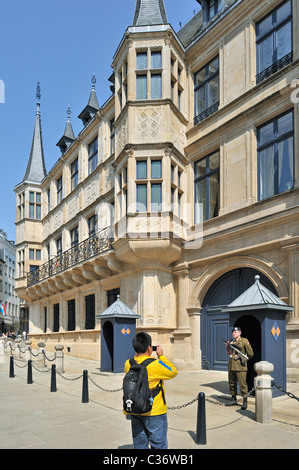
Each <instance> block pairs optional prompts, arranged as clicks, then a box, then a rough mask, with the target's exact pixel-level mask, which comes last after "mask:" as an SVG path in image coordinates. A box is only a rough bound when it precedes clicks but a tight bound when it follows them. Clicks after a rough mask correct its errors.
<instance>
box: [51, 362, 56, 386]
mask: <svg viewBox="0 0 299 470" xmlns="http://www.w3.org/2000/svg"><path fill="white" fill-rule="evenodd" d="M51 392H57V387H56V365H55V364H52V369H51Z"/></svg>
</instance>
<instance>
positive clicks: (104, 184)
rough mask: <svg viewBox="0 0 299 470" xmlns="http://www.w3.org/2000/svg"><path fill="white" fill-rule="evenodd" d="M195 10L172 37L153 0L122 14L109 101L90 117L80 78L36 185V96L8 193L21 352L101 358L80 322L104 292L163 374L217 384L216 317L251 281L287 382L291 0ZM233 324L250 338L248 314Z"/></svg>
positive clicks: (294, 191) (293, 245)
mask: <svg viewBox="0 0 299 470" xmlns="http://www.w3.org/2000/svg"><path fill="white" fill-rule="evenodd" d="M194 2H195V0H194ZM198 3H200V4H201V6H202V9H201V10H200V11H199V12H198V13H197V14H196V15H194V17H193V18H192V19H191V20H190V21H189V22H188V23H187V24H186V25H185V26H184V27H183V28H181V29H180V30H179V31H178V32H176V31H174V29H173V28H172V26H171V25H170V24H169V23H168V20H167V14H166V11H165V7H164V2H163V1H162V0H137V1H136V7H135V14H134V18H133V23H132V26H130V27H129V28H128V29H127V30H126V31H125V34H124V36H123V37H122V39H121V42H120V44H119V47H118V49H117V51H116V52H115V55H114V57H113V64H112V66H113V74H112V75H111V76H110V78H109V80H110V81H111V90H112V96H111V97H110V98H109V99H108V100H107V101H106V103H104V104H103V105H102V106H99V104H98V101H97V97H96V90H95V78H93V80H92V89H91V93H90V97H89V100H88V103H87V106H86V107H85V108H84V110H83V111H81V112H80V114H79V119H81V121H82V130H81V132H80V133H79V135H78V136H74V133H73V129H72V125H71V121H70V113H68V119H67V123H66V128H65V131H64V133H63V135H62V137H61V139H60V140H59V141H58V144H57V145H58V146H59V148H60V150H61V154H62V156H61V158H59V159H58V161H57V162H56V164H55V165H54V166H53V168H51V169H50V170H49V171H48V172H46V169H45V162H44V155H43V147H42V135H41V118H40V92H39V89H38V94H37V98H38V99H37V112H36V122H35V130H34V137H33V144H32V149H31V153H30V157H29V161H28V166H27V170H26V173H25V176H24V179H23V181H22V182H21V183H20V184H18V185H17V186H16V188H15V192H16V198H17V221H16V227H17V241H16V246H17V265H18V281H17V292H18V295H19V296H20V297H21V298H22V299H24V301H25V302H26V304H24V308H27V309H29V323H30V335H31V339H32V340H33V341H34V342H35V343H37V342H38V341H40V340H41V339H43V340H45V341H46V342H47V345H48V346H49V347H51V346H52V347H53V346H54V345H55V344H56V343H57V342H60V343H62V344H64V346H65V352H66V353H70V354H73V355H77V356H81V357H88V358H92V359H96V360H99V359H100V342H101V340H103V338H104V340H105V341H108V343H109V348H108V349H109V351H110V354H111V357H112V360H113V340H112V338H111V337H108V336H109V332H107V335H108V336H107V337H104V336H102V338H101V325H100V323H99V320H98V319H97V318H96V316H97V315H98V314H100V313H101V312H102V311H104V310H105V309H106V308H107V306H108V305H110V304H111V303H112V302H113V301H114V300H115V299H116V298H117V295H118V294H119V295H120V298H121V300H122V301H123V302H124V303H125V304H127V305H128V306H129V307H130V308H131V309H132V310H133V311H135V312H136V313H137V314H138V315H140V316H141V318H140V320H138V322H137V329H139V330H146V331H149V332H150V333H151V335H152V337H153V341H154V343H156V344H157V343H158V344H159V343H160V344H163V348H164V350H165V353H166V354H167V355H168V356H169V357H171V358H172V360H173V361H176V364H177V365H178V366H179V367H182V368H200V367H205V366H206V365H208V367H210V368H211V369H215V370H225V369H226V367H227V354H226V351H225V348H223V345H222V344H221V342H220V337H221V336H224V337H229V335H230V328H231V324H230V317H229V314H228V313H226V312H225V311H224V310H223V308H224V307H226V306H228V305H229V304H230V303H231V302H233V301H234V300H235V299H236V298H237V297H238V296H239V295H240V294H242V293H243V292H244V291H245V290H246V289H247V288H248V287H249V286H251V285H253V284H254V282H255V276H257V275H259V276H260V282H261V283H262V284H263V285H264V286H265V287H266V288H267V289H268V290H269V291H271V292H272V293H273V294H274V295H275V296H277V298H279V299H280V300H282V301H283V302H285V304H286V305H289V306H292V307H293V309H290V313H288V314H287V317H286V346H287V368H288V373H289V375H292V377H295V378H296V379H298V371H299V361H298V360H297V357H298V352H296V347H297V346H296V345H297V344H298V340H299V284H298V277H299V274H298V273H299V222H298V212H299V204H298V201H299V198H298V195H299V153H298V149H299V111H298V104H296V102H294V100H292V93H293V91H294V86H296V83H297V82H296V79H297V78H298V77H299V46H298V45H299V37H298V35H299V28H298V25H299V9H298V2H296V1H295V0H286V1H281V0H273V1H272V2H256V1H253V0H246V1H245V0H223V1H222V0H221V1H220V0H210V1H209V0H201V1H199V2H198ZM107 67H108V66H107ZM109 75H110V74H109V73H107V77H108V76H109ZM240 322H241V323H242V326H243V327H244V329H245V331H246V329H247V331H248V332H249V335H250V336H253V338H255V337H259V335H260V331H259V329H260V325H257V324H256V323H253V322H252V318H251V316H250V314H248V313H247V314H246V313H244V314H243V315H242V316H241V317H240ZM125 332H126V330H125ZM275 332H276V333H277V329H276V330H275ZM276 333H275V334H276ZM276 337H277V336H276ZM284 339H285V338H284ZM273 341H274V340H273ZM256 348H257V349H258V348H260V344H258V343H257V344H256ZM259 352H260V351H257V355H256V357H258V354H259Z"/></svg>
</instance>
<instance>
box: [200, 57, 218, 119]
mask: <svg viewBox="0 0 299 470" xmlns="http://www.w3.org/2000/svg"><path fill="white" fill-rule="evenodd" d="M194 98H195V103H194V105H195V113H194V114H195V118H194V125H195V124H197V123H198V122H200V121H202V120H203V119H205V118H207V117H208V116H210V114H212V113H214V112H215V111H217V109H218V106H219V57H216V58H215V59H213V60H212V61H211V62H209V63H208V64H207V65H206V66H205V67H203V68H202V69H200V70H199V71H198V72H197V73H196V74H195V75H194Z"/></svg>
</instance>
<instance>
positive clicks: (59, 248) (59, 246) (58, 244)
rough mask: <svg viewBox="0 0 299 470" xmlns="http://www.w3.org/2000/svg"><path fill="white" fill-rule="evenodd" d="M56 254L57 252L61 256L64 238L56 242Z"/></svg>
mask: <svg viewBox="0 0 299 470" xmlns="http://www.w3.org/2000/svg"><path fill="white" fill-rule="evenodd" d="M56 252H57V256H58V255H61V253H62V238H61V237H60V238H58V239H57V240H56Z"/></svg>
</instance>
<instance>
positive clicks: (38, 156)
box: [23, 101, 47, 183]
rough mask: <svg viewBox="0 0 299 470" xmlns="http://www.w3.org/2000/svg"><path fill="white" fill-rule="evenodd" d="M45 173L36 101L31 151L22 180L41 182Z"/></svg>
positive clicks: (38, 104)
mask: <svg viewBox="0 0 299 470" xmlns="http://www.w3.org/2000/svg"><path fill="white" fill-rule="evenodd" d="M46 174H47V170H46V165H45V158H44V150H43V139H42V126H41V114H40V103H39V101H38V102H37V104H36V115H35V125H34V132H33V139H32V145H31V151H30V155H29V160H28V164H27V168H26V172H25V175H24V178H23V181H32V182H34V183H41V181H42V180H43V179H44V178H45V176H46Z"/></svg>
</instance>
